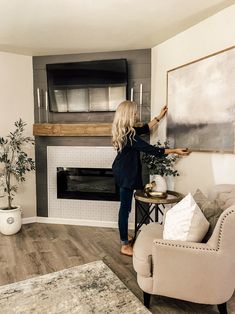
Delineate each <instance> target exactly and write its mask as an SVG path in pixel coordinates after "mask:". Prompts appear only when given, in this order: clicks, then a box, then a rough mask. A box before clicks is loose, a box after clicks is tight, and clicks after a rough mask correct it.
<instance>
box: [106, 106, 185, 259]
mask: <svg viewBox="0 0 235 314" xmlns="http://www.w3.org/2000/svg"><path fill="white" fill-rule="evenodd" d="M166 112H167V106H165V107H163V108H162V109H161V112H160V114H159V115H158V116H157V117H155V118H154V119H153V120H152V121H150V122H149V123H148V124H144V125H143V126H142V127H135V124H136V121H137V105H136V103H135V102H133V101H123V102H122V103H121V104H120V105H119V106H118V108H117V110H116V113H115V116H114V121H113V125H112V135H113V146H114V147H115V149H116V150H117V157H116V158H115V160H114V162H113V165H112V169H113V174H114V177H115V181H116V183H117V185H118V186H119V189H120V202H121V204H120V209H119V215H118V227H119V233H120V239H121V244H122V246H121V253H122V254H124V255H128V256H132V254H133V250H132V246H131V245H130V244H129V240H128V217H129V213H130V211H131V202H132V197H133V192H134V190H136V189H142V188H143V183H142V176H141V160H140V152H145V153H147V154H150V155H154V156H162V155H163V154H171V153H174V154H178V155H188V154H189V152H188V150H187V149H164V148H156V147H154V146H152V145H150V144H148V143H147V142H145V141H144V140H142V139H141V137H140V135H141V134H145V133H149V131H150V129H152V128H153V127H154V126H155V125H157V124H158V123H159V122H160V120H161V119H162V118H163V117H164V116H165V114H166Z"/></svg>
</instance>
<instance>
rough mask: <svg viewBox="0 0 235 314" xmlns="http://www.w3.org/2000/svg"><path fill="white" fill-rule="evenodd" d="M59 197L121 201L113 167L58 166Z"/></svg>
mask: <svg viewBox="0 0 235 314" xmlns="http://www.w3.org/2000/svg"><path fill="white" fill-rule="evenodd" d="M57 198H63V199H82V200H100V201H119V199H120V198H119V191H118V187H117V185H116V184H115V181H114V177H113V173H112V169H107V168H66V167H57Z"/></svg>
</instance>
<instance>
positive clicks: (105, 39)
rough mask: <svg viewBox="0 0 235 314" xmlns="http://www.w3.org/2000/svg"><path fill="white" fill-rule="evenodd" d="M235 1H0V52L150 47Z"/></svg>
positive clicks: (111, 49)
mask: <svg viewBox="0 0 235 314" xmlns="http://www.w3.org/2000/svg"><path fill="white" fill-rule="evenodd" d="M234 3H235V0H145V1H144V0H0V51H7V52H14V53H19V54H26V55H34V56H38V55H52V54H68V53H82V52H97V51H117V50H129V49H142V48H151V47H154V46H156V45H157V44H159V43H161V42H163V41H165V40H167V39H168V38H170V37H172V36H174V35H176V34H177V33H179V32H182V31H183V30H185V29H187V28H189V27H190V26H192V25H194V24H196V23H198V22H200V21H201V20H203V19H205V18H207V17H209V16H211V15H213V14H215V13H216V12H218V11H220V10H222V9H224V8H226V7H228V6H230V5H232V4H234Z"/></svg>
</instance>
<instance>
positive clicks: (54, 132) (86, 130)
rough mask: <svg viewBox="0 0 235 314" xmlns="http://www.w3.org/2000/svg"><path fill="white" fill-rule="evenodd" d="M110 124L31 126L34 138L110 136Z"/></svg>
mask: <svg viewBox="0 0 235 314" xmlns="http://www.w3.org/2000/svg"><path fill="white" fill-rule="evenodd" d="M111 130H112V124H111V123H98V124H95V123H93V124H88V123H79V124H73V123H66V124H58V123H56V124H55V123H54V124H52V123H42V124H34V125H33V135H35V136H111Z"/></svg>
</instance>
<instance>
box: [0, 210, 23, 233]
mask: <svg viewBox="0 0 235 314" xmlns="http://www.w3.org/2000/svg"><path fill="white" fill-rule="evenodd" d="M21 212H22V210H21V207H20V206H16V208H14V209H2V208H1V209H0V232H1V233H2V234H5V235H12V234H16V233H17V232H18V231H19V230H20V229H21V225H22V219H21Z"/></svg>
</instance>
